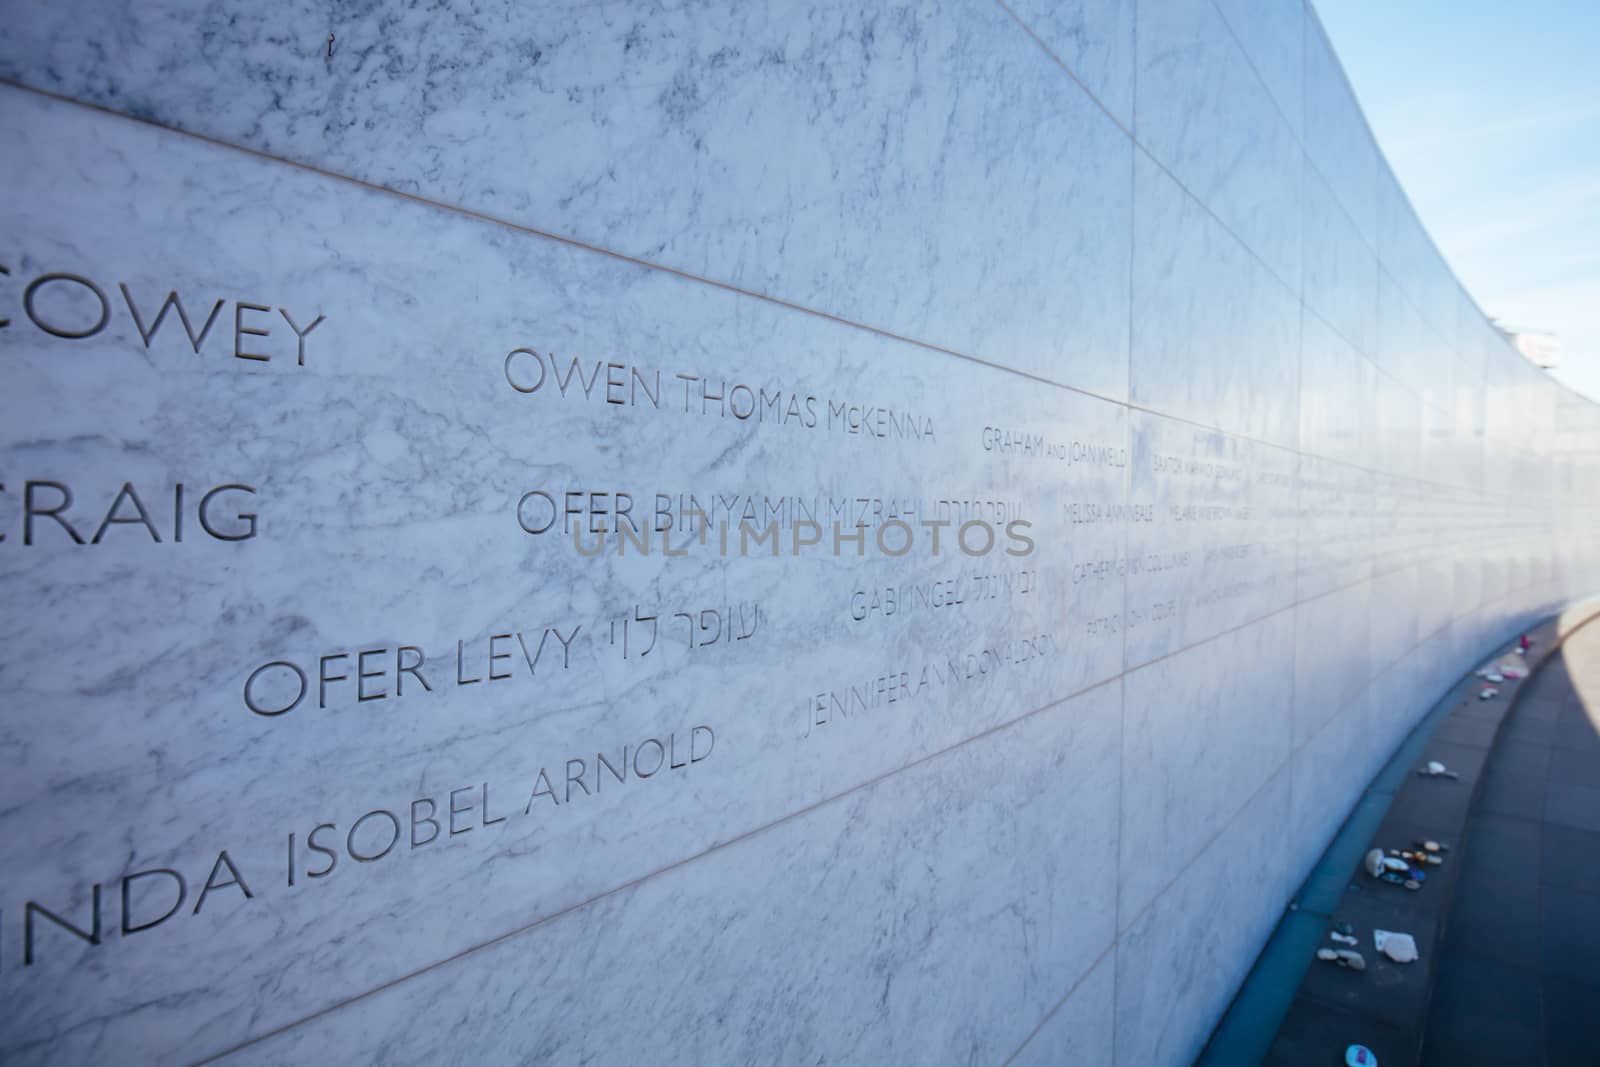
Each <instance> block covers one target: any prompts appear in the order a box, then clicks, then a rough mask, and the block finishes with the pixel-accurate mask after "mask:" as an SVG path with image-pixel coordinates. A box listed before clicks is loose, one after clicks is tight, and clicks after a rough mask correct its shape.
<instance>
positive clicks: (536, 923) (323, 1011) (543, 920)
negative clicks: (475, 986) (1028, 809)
mask: <svg viewBox="0 0 1600 1067" xmlns="http://www.w3.org/2000/svg"><path fill="white" fill-rule="evenodd" d="M1126 673H1127V672H1125V671H1124V672H1119V673H1118V674H1116V675H1114V676H1112V677H1109V678H1105V679H1102V680H1100V681H1098V682H1095V683H1093V684H1092V685H1086V686H1084V687H1082V688H1081V689H1077V690H1074V691H1073V692H1072V693H1070V694H1068V695H1066V696H1063V697H1059V698H1057V699H1055V700H1052V701H1050V702H1049V703H1046V704H1041V705H1040V706H1039V707H1037V708H1033V709H1032V710H1030V711H1026V712H1023V713H1022V714H1021V715H1018V716H1017V717H1016V718H1014V719H1008V720H1006V721H1005V722H1001V723H996V724H995V725H993V726H990V727H988V728H987V729H984V730H980V731H979V732H977V733H975V734H973V735H971V736H970V737H965V738H962V739H961V740H960V741H957V742H956V743H955V744H952V745H946V746H945V747H944V748H941V749H939V750H937V751H935V752H929V753H927V754H926V755H923V756H919V757H918V758H916V759H914V760H911V761H910V762H908V763H905V764H903V765H901V766H899V767H895V768H893V769H891V770H888V771H884V772H883V773H882V774H878V775H874V776H873V777H871V778H869V779H866V780H864V781H862V782H858V783H856V784H855V785H852V786H850V787H849V788H847V789H843V790H840V791H839V792H838V793H835V794H833V795H831V796H827V797H823V798H822V799H821V800H817V801H814V802H812V803H810V804H807V805H805V806H804V807H801V808H797V809H796V810H794V811H791V812H788V813H787V814H785V815H783V816H781V817H779V818H776V819H773V820H772V821H771V822H768V823H764V824H762V825H761V826H757V827H753V828H751V829H749V830H745V831H743V832H741V833H738V834H736V835H734V836H732V837H730V838H728V839H727V840H725V841H718V842H716V843H715V844H712V845H710V846H708V847H706V848H703V849H701V850H700V851H698V852H695V853H693V854H692V855H689V856H685V857H683V858H682V859H678V860H674V861H673V862H671V863H667V864H664V865H662V866H660V867H657V868H656V869H654V870H652V871H648V872H646V873H644V874H641V875H638V876H637V877H634V878H630V879H628V880H627V881H625V882H621V883H619V884H617V885H614V886H611V887H610V888H608V889H605V890H602V891H600V892H598V893H593V894H591V895H589V896H587V897H585V898H584V899H583V900H580V901H576V902H574V903H572V904H569V905H568V906H566V907H564V908H560V909H558V910H556V911H553V912H551V913H549V914H548V915H542V916H540V917H539V918H537V919H535V920H533V921H531V922H528V923H524V924H523V925H521V926H518V927H516V928H515V929H512V930H508V931H506V932H505V933H502V934H497V935H495V936H494V937H491V938H488V939H486V940H484V941H480V942H479V943H477V944H475V945H469V946H468V947H466V948H464V949H461V950H459V951H457V952H453V953H451V954H450V955H448V956H444V957H442V958H440V959H437V960H434V961H432V962H430V963H429V964H428V965H427V966H424V967H418V968H416V969H414V970H412V971H409V972H407V973H406V974H403V975H399V976H397V977H395V978H391V979H389V980H388V981H386V982H382V983H380V984H378V985H376V986H373V987H372V988H370V989H365V990H362V991H361V992H359V993H356V994H353V995H351V996H348V997H345V998H344V999H343V1000H340V1001H338V1002H337V1003H334V1004H330V1005H328V1006H326V1007H324V1008H320V1009H318V1010H317V1011H314V1012H310V1013H308V1014H306V1015H304V1016H301V1017H300V1018H298V1019H295V1020H293V1021H291V1022H287V1023H284V1024H282V1025H281V1026H276V1027H273V1028H272V1029H271V1030H267V1031H265V1032H263V1033H260V1034H257V1035H255V1036H253V1037H250V1038H248V1039H246V1040H244V1041H240V1042H238V1043H236V1044H234V1045H230V1046H229V1047H227V1048H224V1049H222V1050H220V1051H218V1052H215V1053H212V1054H211V1055H209V1056H206V1057H204V1058H202V1059H199V1060H195V1061H193V1062H192V1064H191V1065H190V1067H201V1065H203V1064H209V1063H216V1062H218V1061H220V1060H223V1059H225V1058H226V1057H228V1056H232V1055H234V1054H235V1053H238V1052H242V1051H243V1050H244V1049H247V1048H249V1047H251V1046H253V1045H257V1044H260V1043H261V1042H263V1041H266V1040H268V1039H270V1038H273V1037H277V1036H279V1035H281V1034H284V1033H287V1032H289V1031H290V1030H294V1029H296V1028H298V1027H300V1026H302V1025H304V1024H306V1023H309V1022H312V1021H314V1020H316V1019H320V1018H322V1017H324V1016H327V1015H332V1014H334V1013H335V1012H338V1011H340V1010H342V1009H344V1008H347V1007H350V1006H351V1005H352V1004H355V1003H356V1002H358V1001H361V1000H365V999H366V998H368V997H371V996H375V995H376V994H378V993H382V992H384V991H385V990H388V989H392V988H394V987H395V986H399V985H402V984H404V983H405V982H408V981H410V980H411V979H413V978H418V977H420V976H422V975H424V974H427V973H428V972H429V971H433V970H435V969H437V968H439V967H443V966H445V965H447V964H451V963H455V962H457V961H459V960H462V959H465V958H466V957H468V956H472V955H475V954H476V953H478V952H480V951H483V950H485V949H488V948H491V947H493V946H495V945H498V944H500V943H501V942H504V941H509V940H511V939H512V938H515V937H518V936H521V935H522V934H526V933H529V932H531V931H533V930H536V929H538V928H539V927H541V926H545V925H547V924H549V923H551V922H553V921H555V920H557V919H560V918H563V917H564V916H567V915H570V914H572V913H574V912H577V911H580V910H582V909H584V908H586V907H588V906H590V905H592V904H594V903H596V902H598V901H601V900H604V899H606V898H608V897H613V896H616V895H617V894H619V893H624V892H626V891H628V890H630V889H633V888H635V887H637V886H639V885H642V884H644V883H645V882H648V881H650V880H651V879H653V878H656V877H657V876H659V875H663V874H667V873H669V872H671V871H675V870H678V869H679V868H682V867H687V866H689V865H691V864H694V863H697V862H699V861H700V860H703V859H705V858H707V857H709V856H712V855H714V854H716V853H719V852H721V851H723V850H724V849H727V848H730V847H732V846H734V845H738V844H740V843H742V842H745V841H748V840H750V839H752V838H755V837H759V836H760V835H762V834H765V833H767V832H768V831H771V830H774V829H776V828H778V827H780V826H783V825H785V824H787V823H791V822H794V821H795V820H798V819H801V818H803V817H805V816H807V815H810V814H811V813H813V812H816V811H819V810H821V809H822V808H825V807H828V806H829V805H832V804H836V803H838V802H840V801H842V800H844V799H845V798H847V797H850V796H853V795H855V794H856V793H859V792H861V791H862V790H865V789H869V788H871V787H872V786H875V785H878V784H880V783H882V782H886V781H888V780H890V779H892V778H894V777H896V776H898V775H900V774H903V773H904V772H906V771H909V770H912V769H914V768H917V767H920V766H922V765H923V764H926V763H931V762H933V761H934V760H938V759H942V758H944V757H946V756H949V755H951V754H952V753H954V752H956V751H958V750H960V749H962V748H965V747H966V746H967V745H969V744H972V743H973V742H976V741H981V740H983V739H985V738H988V737H991V736H993V735H996V734H1000V733H1003V732H1005V731H1006V730H1009V729H1012V728H1013V727H1016V726H1019V725H1021V724H1022V723H1024V722H1026V721H1027V720H1029V719H1032V718H1034V717H1036V716H1039V715H1043V714H1045V713H1047V712H1050V711H1053V710H1057V709H1059V708H1060V707H1061V706H1063V705H1065V704H1069V703H1071V702H1072V701H1074V700H1077V699H1078V698H1079V697H1083V696H1086V695H1088V694H1089V693H1092V692H1094V691H1095V690H1097V689H1100V688H1103V687H1105V686H1108V685H1111V684H1113V683H1120V682H1121V681H1122V678H1123V676H1124V674H1126ZM1118 707H1119V711H1120V708H1121V700H1120V693H1119V702H1118ZM1119 727H1120V724H1119ZM1119 832H1120V828H1119ZM1112 945H1113V946H1114V945H1115V939H1114V938H1113V940H1112ZM1108 951H1109V950H1108ZM1093 969H1094V968H1093V966H1091V967H1089V968H1088V969H1087V970H1086V971H1085V972H1084V974H1085V975H1087V974H1088V973H1089V972H1090V971H1092V970H1093ZM1081 977H1082V976H1080V979H1081Z"/></svg>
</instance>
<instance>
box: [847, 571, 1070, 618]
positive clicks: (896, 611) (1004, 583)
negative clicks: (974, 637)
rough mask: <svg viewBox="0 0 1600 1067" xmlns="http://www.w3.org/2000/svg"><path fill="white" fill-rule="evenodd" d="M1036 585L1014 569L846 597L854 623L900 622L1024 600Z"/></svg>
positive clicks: (1035, 577)
mask: <svg viewBox="0 0 1600 1067" xmlns="http://www.w3.org/2000/svg"><path fill="white" fill-rule="evenodd" d="M1038 584H1039V572H1038V571H1035V570H1029V569H1016V570H1002V571H993V572H985V573H974V574H968V575H962V576H961V577H958V578H940V579H937V580H935V581H931V582H906V583H903V584H901V585H886V586H873V587H871V588H858V589H856V590H854V591H853V592H852V593H851V594H850V617H851V618H852V619H854V620H855V621H856V622H867V621H870V620H872V619H875V618H883V619H888V618H904V617H906V616H908V615H914V614H917V613H918V612H923V613H926V612H930V611H936V610H939V609H941V608H965V607H971V606H975V605H977V604H981V603H983V602H985V601H989V600H1009V599H1011V598H1012V597H1017V596H1027V595H1029V594H1030V593H1032V592H1034V590H1035V589H1036V588H1037V587H1038Z"/></svg>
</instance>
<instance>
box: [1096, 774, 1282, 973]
mask: <svg viewBox="0 0 1600 1067" xmlns="http://www.w3.org/2000/svg"><path fill="white" fill-rule="evenodd" d="M1292 759H1293V756H1292V755H1286V756H1284V758H1283V760H1282V762H1280V763H1279V764H1277V765H1276V766H1275V767H1273V768H1272V770H1271V771H1270V772H1268V774H1267V776H1266V778H1265V779H1263V780H1262V782H1261V784H1260V785H1258V786H1256V787H1255V789H1254V790H1252V791H1251V793H1250V795H1249V796H1248V797H1246V798H1245V799H1244V800H1243V801H1241V802H1240V804H1239V805H1238V806H1237V807H1236V808H1234V810H1233V811H1231V812H1229V813H1228V817H1227V818H1226V819H1223V820H1222V821H1221V823H1220V824H1219V825H1218V826H1217V827H1216V828H1215V829H1214V830H1213V831H1212V832H1211V833H1210V834H1209V835H1207V837H1206V840H1205V843H1204V844H1203V845H1201V846H1200V847H1199V848H1197V849H1196V850H1195V853H1194V855H1193V856H1192V857H1190V858H1189V860H1188V861H1187V862H1186V863H1183V864H1181V865H1180V866H1179V867H1178V869H1177V870H1175V871H1173V872H1172V876H1171V877H1170V878H1168V879H1167V880H1166V881H1164V882H1162V883H1161V887H1160V888H1159V889H1157V890H1156V891H1155V893H1153V894H1152V895H1151V897H1150V900H1149V902H1148V903H1146V904H1145V906H1144V907H1142V908H1140V909H1139V912H1138V914H1137V915H1134V916H1132V917H1131V918H1129V919H1128V921H1127V922H1126V923H1123V924H1121V925H1120V926H1119V927H1118V929H1117V936H1116V937H1115V938H1114V939H1113V941H1112V947H1113V948H1115V947H1116V946H1117V945H1120V944H1121V943H1122V936H1123V934H1125V933H1127V932H1128V931H1129V930H1132V929H1133V928H1134V927H1136V926H1138V925H1139V923H1140V921H1141V920H1142V919H1143V918H1144V917H1145V916H1146V915H1148V914H1149V913H1150V912H1151V910H1152V909H1154V908H1155V906H1156V905H1157V904H1159V903H1161V898H1162V897H1164V896H1166V895H1167V893H1168V892H1170V891H1171V890H1172V888H1173V886H1175V885H1177V884H1178V882H1179V881H1180V880H1181V879H1182V878H1183V876H1184V875H1185V874H1187V873H1188V872H1189V868H1191V867H1193V866H1194V865H1195V864H1196V863H1199V862H1200V861H1201V860H1204V859H1207V858H1209V854H1210V852H1211V849H1212V848H1213V847H1214V846H1215V845H1216V843H1217V841H1218V840H1219V839H1220V838H1221V837H1222V835H1223V834H1225V833H1227V832H1228V830H1230V829H1231V828H1232V827H1233V824H1234V823H1235V822H1237V821H1238V819H1239V817H1240V816H1241V815H1243V814H1244V813H1245V812H1246V811H1248V810H1249V809H1250V807H1251V805H1253V804H1254V803H1255V802H1256V800H1257V799H1259V798H1260V796H1261V794H1262V793H1264V792H1265V791H1266V790H1267V789H1268V788H1269V787H1271V786H1273V785H1275V784H1276V783H1277V781H1278V776H1279V775H1281V774H1283V773H1285V772H1286V771H1288V770H1289V769H1290V762H1291V760H1292ZM1284 903H1285V905H1287V903H1288V901H1287V900H1286V901H1285V902H1284Z"/></svg>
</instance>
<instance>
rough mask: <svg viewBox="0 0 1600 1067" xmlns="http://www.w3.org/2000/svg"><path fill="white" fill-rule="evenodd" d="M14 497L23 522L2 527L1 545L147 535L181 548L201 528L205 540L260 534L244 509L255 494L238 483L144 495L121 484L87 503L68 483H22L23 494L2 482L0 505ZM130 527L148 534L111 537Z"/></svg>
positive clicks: (84, 541) (86, 542) (251, 503)
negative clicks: (18, 501) (117, 531)
mask: <svg viewBox="0 0 1600 1067" xmlns="http://www.w3.org/2000/svg"><path fill="white" fill-rule="evenodd" d="M15 495H20V497H21V503H22V508H21V515H20V522H17V523H16V526H14V527H12V528H10V529H7V528H5V527H4V524H0V543H5V544H20V545H24V546H29V547H31V546H33V545H37V544H73V545H98V544H100V543H101V542H102V541H119V542H125V541H126V540H127V539H128V538H133V539H135V540H142V537H143V536H148V537H149V539H150V540H151V541H152V542H154V543H155V544H158V545H159V544H181V543H182V542H183V540H184V537H185V535H186V534H187V535H188V537H189V539H190V540H194V539H195V535H196V530H197V529H198V533H199V535H200V536H201V537H209V538H211V539H212V540H216V541H249V540H251V539H253V538H254V537H255V536H256V533H257V525H256V523H257V515H256V512H255V511H253V510H245V509H246V508H253V507H254V506H255V504H254V500H253V498H254V497H255V495H256V489H255V487H254V486H251V485H244V484H242V483H240V482H228V483H225V484H223V485H215V486H211V487H209V488H201V489H191V488H187V487H186V486H185V485H184V483H183V482H177V483H174V484H173V486H172V487H171V489H170V490H169V489H161V490H153V489H148V488H147V489H145V490H144V492H142V493H141V492H140V491H139V489H138V488H136V487H135V486H134V484H133V483H132V482H123V483H122V487H121V488H120V489H118V490H117V491H116V492H115V493H113V494H109V496H108V494H105V493H101V494H98V495H95V496H92V497H90V499H89V502H88V503H84V501H83V499H82V498H83V497H86V496H89V494H87V493H82V492H80V493H77V494H75V493H73V491H72V488H71V487H70V486H69V485H68V484H67V483H65V482H57V481H49V480H44V479H39V480H29V481H24V482H22V483H21V492H20V494H18V493H16V486H15V484H14V483H13V485H12V486H10V487H8V486H7V485H6V483H4V482H0V502H6V498H7V497H10V496H15ZM108 500H109V502H108ZM6 510H7V511H9V510H10V509H9V508H7V509H6ZM130 526H137V527H140V528H141V529H142V530H143V531H144V534H143V535H141V534H139V533H138V532H136V531H134V530H126V531H123V532H121V533H116V532H113V531H114V530H116V529H117V528H118V527H130ZM17 527H20V530H19V529H18V528H17ZM18 533H20V534H21V537H20V538H19V537H17V536H16V535H17V534H18Z"/></svg>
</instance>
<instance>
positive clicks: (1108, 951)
mask: <svg viewBox="0 0 1600 1067" xmlns="http://www.w3.org/2000/svg"><path fill="white" fill-rule="evenodd" d="M1118 940H1119V939H1118V938H1116V937H1113V938H1112V939H1111V943H1110V944H1109V945H1107V946H1106V947H1105V949H1104V951H1102V952H1101V953H1100V955H1098V956H1096V957H1095V958H1094V961H1093V962H1092V963H1090V964H1089V966H1087V967H1085V968H1084V969H1083V973H1082V974H1080V975H1078V977H1076V978H1074V979H1073V980H1072V988H1070V989H1068V990H1067V993H1066V995H1065V996H1063V997H1062V998H1061V999H1060V1000H1058V1001H1056V1002H1055V1005H1054V1006H1053V1007H1051V1009H1050V1010H1049V1011H1047V1012H1045V1013H1044V1015H1043V1016H1042V1017H1041V1018H1040V1019H1039V1025H1037V1026H1035V1027H1034V1028H1033V1029H1032V1030H1030V1031H1029V1032H1028V1036H1027V1037H1025V1038H1023V1039H1022V1044H1020V1045H1018V1046H1017V1047H1016V1049H1015V1050H1014V1051H1013V1052H1012V1053H1011V1055H1009V1056H1007V1057H1006V1058H1005V1059H1004V1060H1001V1061H1000V1067H1009V1065H1010V1064H1011V1063H1013V1062H1014V1061H1015V1060H1016V1058H1017V1057H1018V1056H1020V1055H1022V1053H1023V1050H1024V1049H1026V1048H1027V1047H1028V1045H1029V1043H1031V1042H1032V1041H1033V1039H1034V1038H1036V1037H1038V1036H1039V1032H1040V1031H1041V1030H1043V1029H1044V1028H1045V1026H1046V1025H1047V1024H1048V1023H1049V1022H1050V1020H1051V1019H1054V1018H1055V1017H1056V1012H1058V1011H1060V1010H1061V1009H1062V1008H1063V1007H1065V1006H1066V1003H1067V1001H1069V1000H1071V999H1072V996H1073V994H1074V993H1076V992H1077V991H1078V990H1079V989H1080V988H1081V987H1082V986H1083V983H1085V982H1087V981H1088V980H1089V977H1090V976H1091V975H1093V974H1094V972H1095V971H1097V970H1099V968H1100V965H1101V964H1103V963H1105V962H1106V961H1107V960H1108V959H1109V960H1111V961H1112V962H1111V968H1112V971H1113V974H1112V982H1113V983H1115V982H1116V975H1115V971H1116V966H1117V964H1116V952H1117V941H1118ZM1113 995H1114V994H1113ZM1113 1062H1114V1061H1113Z"/></svg>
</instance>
